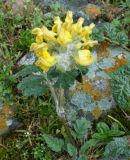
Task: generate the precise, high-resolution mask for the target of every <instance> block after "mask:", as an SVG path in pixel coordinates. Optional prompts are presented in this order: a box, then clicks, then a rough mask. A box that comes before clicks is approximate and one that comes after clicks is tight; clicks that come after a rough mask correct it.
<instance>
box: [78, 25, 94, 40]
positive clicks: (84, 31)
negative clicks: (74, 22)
mask: <svg viewBox="0 0 130 160" xmlns="http://www.w3.org/2000/svg"><path fill="white" fill-rule="evenodd" d="M94 27H95V25H94V23H91V24H90V25H89V26H85V27H83V29H82V32H81V33H80V35H81V37H83V39H82V40H83V41H86V40H88V39H89V35H90V34H91V33H92V29H93V28H94Z"/></svg>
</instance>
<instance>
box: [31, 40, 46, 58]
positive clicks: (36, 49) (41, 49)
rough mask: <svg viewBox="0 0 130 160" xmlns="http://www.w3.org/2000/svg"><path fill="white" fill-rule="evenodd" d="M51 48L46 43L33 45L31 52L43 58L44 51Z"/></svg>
mask: <svg viewBox="0 0 130 160" xmlns="http://www.w3.org/2000/svg"><path fill="white" fill-rule="evenodd" d="M48 48H49V45H48V44H47V43H45V42H42V43H41V44H37V43H32V44H31V46H30V51H34V52H35V53H36V55H37V56H38V57H39V56H42V55H43V52H44V51H47V50H48Z"/></svg>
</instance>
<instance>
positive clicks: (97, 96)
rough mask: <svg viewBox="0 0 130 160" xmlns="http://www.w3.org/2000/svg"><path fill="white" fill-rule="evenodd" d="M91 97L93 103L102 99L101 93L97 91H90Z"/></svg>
mask: <svg viewBox="0 0 130 160" xmlns="http://www.w3.org/2000/svg"><path fill="white" fill-rule="evenodd" d="M91 96H92V97H93V100H94V101H99V100H100V99H101V98H102V97H103V95H102V93H101V92H100V91H97V90H94V91H92V92H91Z"/></svg>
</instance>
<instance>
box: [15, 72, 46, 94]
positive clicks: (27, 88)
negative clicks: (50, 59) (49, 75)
mask: <svg viewBox="0 0 130 160" xmlns="http://www.w3.org/2000/svg"><path fill="white" fill-rule="evenodd" d="M17 87H18V89H19V90H21V91H22V93H23V95H24V96H41V95H43V94H45V93H46V92H47V91H48V87H47V86H46V84H45V82H44V77H43V76H40V75H30V76H28V77H25V78H23V79H22V81H21V82H20V83H19V84H18V86H17Z"/></svg>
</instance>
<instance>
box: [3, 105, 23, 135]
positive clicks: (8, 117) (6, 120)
mask: <svg viewBox="0 0 130 160" xmlns="http://www.w3.org/2000/svg"><path fill="white" fill-rule="evenodd" d="M13 114H14V110H13V108H12V107H11V106H8V105H5V106H4V105H1V106H0V136H5V135H7V134H9V133H10V132H12V131H14V130H15V129H16V128H17V127H18V126H19V124H20V123H19V122H18V121H17V120H16V119H14V118H13Z"/></svg>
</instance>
